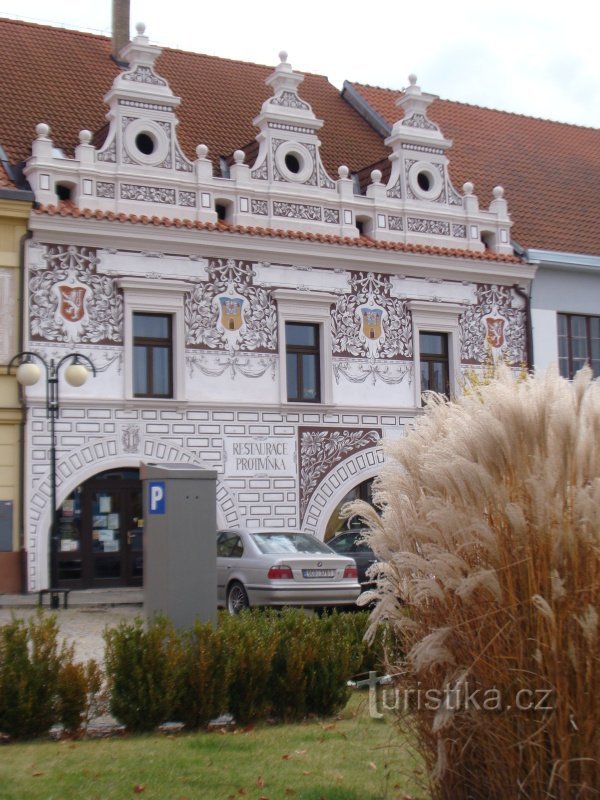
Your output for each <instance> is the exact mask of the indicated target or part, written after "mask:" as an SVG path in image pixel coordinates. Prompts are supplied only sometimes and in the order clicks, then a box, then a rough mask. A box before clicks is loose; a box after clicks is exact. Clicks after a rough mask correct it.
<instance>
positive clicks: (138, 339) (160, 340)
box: [132, 311, 173, 399]
mask: <svg viewBox="0 0 600 800" xmlns="http://www.w3.org/2000/svg"><path fill="white" fill-rule="evenodd" d="M136 317H160V318H161V319H166V320H167V322H168V326H169V332H168V335H167V336H166V337H155V336H136V335H135V333H134V336H133V362H134V368H133V376H132V381H133V396H134V397H156V398H164V399H169V398H172V397H173V315H172V314H156V313H153V312H149V311H134V313H133V320H132V323H133V330H134V331H135V319H136ZM137 347H144V348H145V349H146V377H147V381H146V383H147V387H148V391H147V392H145V393H142V392H137V391H136V386H135V358H136V355H135V354H136V348H137ZM158 347H160V348H161V349H167V350H168V376H167V377H168V389H167V392H166V393H162V392H157V391H155V389H154V383H155V381H154V364H153V358H152V354H153V351H154V348H158Z"/></svg>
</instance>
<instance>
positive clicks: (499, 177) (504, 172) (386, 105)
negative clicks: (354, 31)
mask: <svg viewBox="0 0 600 800" xmlns="http://www.w3.org/2000/svg"><path fill="white" fill-rule="evenodd" d="M348 85H349V86H350V87H351V88H352V89H353V90H354V91H355V92H358V93H359V94H360V95H361V97H362V98H363V99H364V100H365V101H366V102H367V103H368V105H369V106H370V107H371V109H372V110H373V111H374V112H375V113H376V114H377V115H378V116H379V117H380V118H381V119H382V120H384V121H385V122H386V123H387V125H388V126H389V128H390V129H391V127H392V126H393V125H394V123H395V122H396V120H397V118H398V110H397V107H396V101H397V99H398V96H399V93H398V92H396V91H392V90H390V89H382V88H378V87H374V86H366V85H364V84H360V83H352V84H348ZM428 116H429V118H430V119H431V120H432V121H433V122H435V123H436V124H437V125H439V127H440V128H441V129H442V130H443V132H444V135H445V136H447V137H448V138H449V139H452V142H453V144H452V150H451V157H450V164H449V172H450V176H451V178H452V181H453V183H454V184H455V185H456V186H462V184H463V183H464V182H465V181H471V182H472V183H473V184H474V185H475V193H476V194H477V195H478V196H480V197H487V196H488V195H489V194H490V193H491V191H492V188H493V186H495V185H496V184H498V183H499V184H500V185H501V186H503V187H504V189H505V191H506V196H507V197H508V198H509V200H510V211H511V217H512V219H513V221H514V227H513V230H512V237H513V239H514V240H515V241H517V242H518V243H519V244H520V245H522V246H524V247H530V248H539V249H543V250H556V251H559V252H560V251H563V252H573V253H582V254H590V255H597V254H598V253H600V234H599V230H598V219H599V218H600V188H599V181H600V130H599V129H596V128H584V127H579V126H576V125H567V124H564V123H560V122H552V121H550V120H543V119H535V118H533V117H526V116H522V115H519V114H510V113H507V112H505V111H495V110H493V109H489V108H480V107H478V106H472V105H467V104H465V103H457V102H454V101H450V100H440V99H435V100H434V101H433V102H432V104H431V106H430V108H429V109H428Z"/></svg>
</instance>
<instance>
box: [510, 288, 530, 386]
mask: <svg viewBox="0 0 600 800" xmlns="http://www.w3.org/2000/svg"><path fill="white" fill-rule="evenodd" d="M512 288H513V289H514V291H515V293H516V294H518V295H519V297H522V298H523V300H524V301H525V354H526V362H525V366H526V368H527V372H529V371H530V370H531V368H532V366H533V348H532V345H533V332H532V325H531V303H530V300H529V295H528V294H527V292H526V291H525V289H523V288H521V286H519V284H518V283H515V284H513V287H512Z"/></svg>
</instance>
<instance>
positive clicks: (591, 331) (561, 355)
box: [558, 314, 600, 378]
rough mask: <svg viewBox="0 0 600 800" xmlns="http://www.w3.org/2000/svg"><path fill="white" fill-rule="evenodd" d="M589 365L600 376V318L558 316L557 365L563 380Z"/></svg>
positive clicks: (580, 315) (577, 315) (570, 315)
mask: <svg viewBox="0 0 600 800" xmlns="http://www.w3.org/2000/svg"><path fill="white" fill-rule="evenodd" d="M586 364H589V365H590V367H591V368H592V370H593V372H594V375H595V376H598V375H600V317H586V316H583V315H582V314H558V365H559V369H560V374H561V375H562V376H563V378H573V377H574V375H575V373H576V372H577V371H578V370H580V369H581V368H582V367H584V366H585V365H586Z"/></svg>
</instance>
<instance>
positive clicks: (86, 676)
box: [57, 651, 103, 734]
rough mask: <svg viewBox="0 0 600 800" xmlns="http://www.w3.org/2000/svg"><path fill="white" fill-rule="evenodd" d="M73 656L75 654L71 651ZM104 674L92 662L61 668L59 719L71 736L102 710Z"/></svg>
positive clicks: (59, 674) (58, 695) (68, 663)
mask: <svg viewBox="0 0 600 800" xmlns="http://www.w3.org/2000/svg"><path fill="white" fill-rule="evenodd" d="M71 656H72V651H71ZM102 683H103V681H102V672H101V670H100V668H99V666H98V664H97V663H96V662H95V661H93V660H91V661H88V662H87V663H86V664H79V663H74V662H73V661H72V660H69V661H67V662H66V663H63V664H62V665H61V668H60V671H59V673H58V682H57V700H58V703H57V719H58V721H59V722H60V723H61V724H62V725H63V726H64V728H65V730H66V731H69V732H70V733H75V734H77V733H79V731H80V730H81V729H82V728H85V727H86V726H87V724H88V723H89V721H90V719H92V718H93V717H94V716H97V715H98V714H99V713H100V712H101V710H102Z"/></svg>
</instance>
